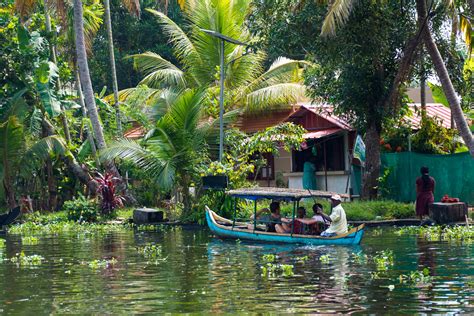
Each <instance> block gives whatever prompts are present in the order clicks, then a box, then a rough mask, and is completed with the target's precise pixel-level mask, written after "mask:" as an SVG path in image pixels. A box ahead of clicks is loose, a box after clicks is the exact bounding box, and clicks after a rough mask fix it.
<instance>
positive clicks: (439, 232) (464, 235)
mask: <svg viewBox="0 0 474 316" xmlns="http://www.w3.org/2000/svg"><path fill="white" fill-rule="evenodd" d="M397 234H398V235H399V236H402V235H406V234H410V235H411V234H413V235H418V236H420V237H422V238H424V239H427V240H430V241H438V240H445V241H453V242H454V241H455V242H465V243H472V242H473V241H474V227H472V226H447V227H443V226H409V227H402V228H400V229H399V230H398V231H397Z"/></svg>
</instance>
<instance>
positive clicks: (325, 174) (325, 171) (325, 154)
mask: <svg viewBox="0 0 474 316" xmlns="http://www.w3.org/2000/svg"><path fill="white" fill-rule="evenodd" d="M326 149H327V147H326V141H324V189H325V190H326V191H327V190H328V165H327V150H326Z"/></svg>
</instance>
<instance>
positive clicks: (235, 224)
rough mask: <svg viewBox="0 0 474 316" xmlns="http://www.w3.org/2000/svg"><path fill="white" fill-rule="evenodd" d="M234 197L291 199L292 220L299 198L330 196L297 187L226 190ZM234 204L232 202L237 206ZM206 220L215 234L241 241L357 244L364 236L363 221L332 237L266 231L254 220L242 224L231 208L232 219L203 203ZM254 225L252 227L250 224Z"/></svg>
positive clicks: (328, 193) (322, 192)
mask: <svg viewBox="0 0 474 316" xmlns="http://www.w3.org/2000/svg"><path fill="white" fill-rule="evenodd" d="M227 193H228V194H229V195H231V196H233V197H236V198H245V199H248V200H253V201H255V212H256V205H257V204H256V201H257V200H259V199H278V200H284V201H293V202H294V207H293V219H294V217H295V210H296V208H297V205H298V204H299V201H300V199H302V198H308V197H313V198H314V197H315V196H318V197H330V196H331V195H332V194H334V193H332V192H324V191H308V190H300V189H281V188H264V189H263V188H252V189H239V190H231V191H228V192H227ZM236 204H237V203H234V205H236ZM206 220H207V224H208V226H209V229H210V230H211V231H212V232H213V233H214V234H215V235H217V236H219V237H222V238H233V239H242V240H252V241H261V242H272V243H294V244H307V245H358V244H360V242H361V240H362V237H363V235H364V226H365V225H364V224H362V225H360V226H358V227H356V228H353V229H351V230H349V231H348V232H347V233H346V234H343V235H338V236H335V237H321V236H314V235H299V234H293V233H291V234H280V233H272V232H266V231H262V230H259V229H258V225H257V223H256V222H253V224H250V227H249V223H245V222H243V221H239V220H237V219H236V211H235V209H234V220H230V219H227V218H224V217H222V216H219V215H217V214H216V213H215V212H214V211H212V210H211V209H209V208H208V207H207V206H206ZM252 226H253V227H252ZM252 228H253V229H252Z"/></svg>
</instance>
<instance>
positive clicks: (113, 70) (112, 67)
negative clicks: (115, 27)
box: [104, 0, 122, 137]
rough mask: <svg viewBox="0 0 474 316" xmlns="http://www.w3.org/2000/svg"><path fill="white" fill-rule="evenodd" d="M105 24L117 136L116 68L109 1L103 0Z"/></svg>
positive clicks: (119, 127) (118, 113)
mask: <svg viewBox="0 0 474 316" xmlns="http://www.w3.org/2000/svg"><path fill="white" fill-rule="evenodd" d="M104 6H105V26H106V27H107V39H108V46H109V58H110V72H111V73H112V87H113V90H114V107H115V119H116V121H117V122H116V123H117V133H118V137H122V121H121V116H120V103H119V97H118V84H117V70H116V67H115V52H114V39H113V35H112V18H111V17H110V1H109V0H104Z"/></svg>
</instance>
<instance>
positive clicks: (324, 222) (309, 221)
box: [296, 203, 331, 235]
mask: <svg viewBox="0 0 474 316" xmlns="http://www.w3.org/2000/svg"><path fill="white" fill-rule="evenodd" d="M313 213H314V216H313V217H311V218H297V219H296V221H298V222H301V223H303V224H306V225H309V226H310V228H311V231H310V232H311V234H312V235H319V234H320V233H321V231H323V230H324V229H326V226H328V225H329V224H330V223H331V217H329V216H328V215H326V214H324V212H323V206H322V204H320V203H314V205H313ZM320 225H321V226H323V229H321V228H320Z"/></svg>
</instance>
